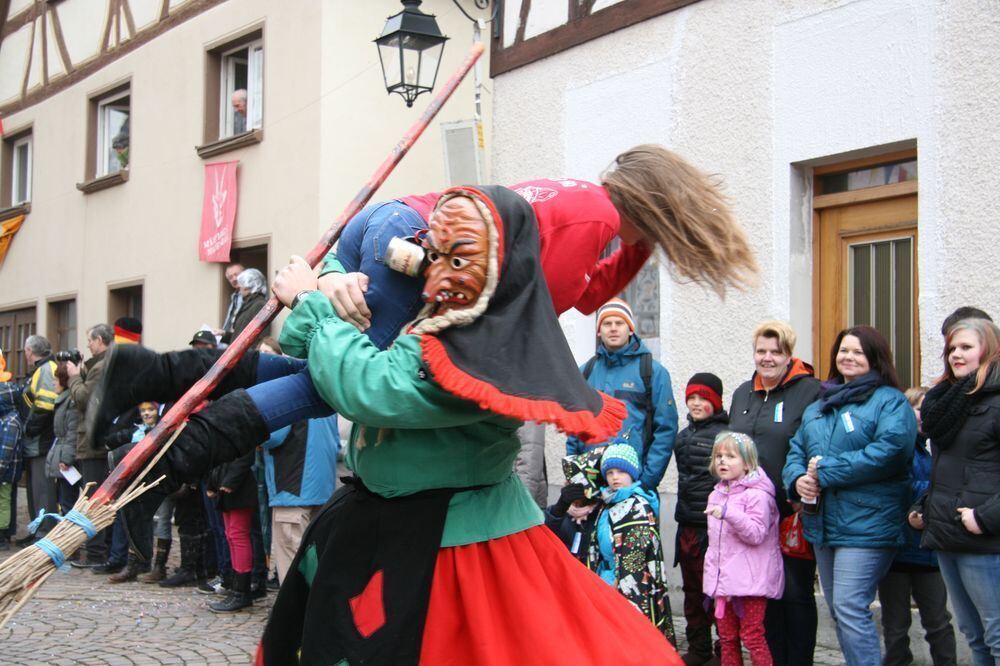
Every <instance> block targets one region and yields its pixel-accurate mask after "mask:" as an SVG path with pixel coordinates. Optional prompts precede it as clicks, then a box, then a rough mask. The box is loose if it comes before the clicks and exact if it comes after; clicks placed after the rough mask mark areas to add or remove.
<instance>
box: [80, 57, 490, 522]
mask: <svg viewBox="0 0 1000 666" xmlns="http://www.w3.org/2000/svg"><path fill="white" fill-rule="evenodd" d="M482 54H483V45H482V44H474V45H473V46H472V49H471V50H470V52H469V56H468V57H467V58H466V59H465V62H463V63H462V65H461V66H460V67H459V68H458V70H457V71H456V72H455V73H454V74H452V75H451V78H449V79H448V81H447V82H446V83H445V84H444V85H443V86H442V87H441V90H440V91H439V92H438V94H437V95H436V96H435V97H434V99H432V100H431V102H430V104H428V105H427V109H426V110H425V111H424V112H423V114H422V115H421V116H420V118H419V119H418V120H417V121H416V122H415V123H414V124H413V126H412V127H410V130H409V131H408V132H407V133H406V134H405V135H404V136H403V138H402V139H401V140H400V142H399V143H397V144H396V146H395V147H394V148H393V149H392V152H391V153H389V156H388V157H387V158H386V160H385V161H384V162H382V164H381V165H380V166H379V167H378V169H376V170H375V173H374V174H373V175H372V177H371V179H370V180H369V181H368V182H367V183H366V184H365V186H364V187H362V188H361V190H360V191H359V192H358V193H357V195H355V197H354V199H353V200H352V201H351V203H350V204H349V205H348V206H347V208H346V209H345V210H344V212H343V213H341V214H340V217H338V218H337V221H336V222H334V224H333V226H332V227H330V228H329V229H328V230H327V231H326V233H324V234H323V237H322V238H321V239H320V241H319V243H317V245H316V247H314V248H313V249H312V250H311V251H310V252H309V254H307V255H306V257H305V259H306V261H307V262H309V265H310V266H316V264H318V263H319V262H320V260H321V259H322V258H323V257H324V256H325V255H326V253H327V252H328V251H329V250H330V248H331V247H333V244H334V243H335V242H337V238H339V237H340V232H341V229H342V228H343V226H344V224H345V223H346V222H347V221H348V220H350V219H351V218H352V217H354V216H355V215H357V213H358V212H359V211H360V210H361V209H362V208H364V206H365V204H367V203H368V200H369V199H371V198H372V195H373V194H375V191H376V190H377V189H378V188H379V187H380V186H381V185H382V183H384V182H385V179H386V178H388V177H389V174H390V173H392V170H393V169H395V168H396V165H397V164H399V161H400V160H401V159H403V156H404V155H406V153H407V152H408V151H409V150H410V147H411V146H413V144H414V142H415V141H416V140H417V139H418V138H419V137H420V135H421V134H423V132H424V130H425V129H426V128H427V126H428V125H429V124H430V122H431V120H433V119H434V116H436V115H437V113H438V111H440V110H441V107H442V106H444V103H445V102H446V101H448V98H449V97H451V94H452V93H453V92H455V89H456V88H458V84H459V83H461V82H462V79H464V78H465V75H466V74H468V73H469V70H470V69H472V65H473V64H475V62H476V60H478V59H479V56H481V55H482ZM281 308H282V305H281V303H279V302H278V299H277V298H274V297H273V296H272V297H271V299H270V300H268V302H267V304H265V305H264V307H263V308H262V309H261V311H260V312H258V313H257V316H256V317H254V318H253V321H251V322H250V324H248V325H247V327H246V328H245V329H243V332H242V333H240V334H239V336H237V338H236V339H235V340H234V341H233V343H232V344H231V345H229V347H228V348H226V351H225V352H223V354H222V356H220V357H219V360H218V361H216V362H215V365H213V366H212V367H211V368H210V369H209V371H208V372H207V373H206V374H205V376H204V377H202V378H201V379H199V380H198V381H197V382H195V384H194V386H192V387H191V388H190V389H188V391H187V392H186V393H185V394H184V395H183V396H182V397H181V399H180V400H178V401H177V402H176V403H175V404H174V406H173V407H172V408H171V409H170V411H168V412H167V413H166V414H165V415H164V416H163V418H162V419H161V420H160V422H159V423H158V424H157V425H156V427H155V428H153V429H152V430H151V431H149V433H147V434H146V436H145V438H143V440H142V441H141V442H139V444H138V445H136V447H135V448H133V449H132V450H131V451H130V452H129V453H128V455H127V456H125V458H124V460H122V461H121V462H120V463H119V464H118V466H117V467H115V468H114V470H112V471H111V474H110V475H108V478H107V479H106V480H105V481H104V483H102V484H101V487H100V488H98V489H97V490H96V491H94V496H93V498H92V500H93V501H95V502H99V503H101V504H104V503H106V502H108V501H110V500H112V499H113V498H114V497H115V495H116V494H117V493H118V492H119V491H120V490H121V489H122V488H124V487H125V486H126V485H127V484H128V483H130V482H131V481H132V479H133V478H134V477H135V475H136V474H138V473H139V472H140V471H141V470H142V469H143V467H144V466H145V464H146V463H147V461H149V459H150V458H151V457H152V456H153V455H155V453H156V452H157V451H158V450H159V449H160V447H161V446H162V445H163V443H164V442H166V441H167V439H169V438H170V434H171V433H172V432H173V431H174V430H176V429H177V426H179V425H180V424H181V423H183V422H184V421H185V420H186V419H187V417H188V416H189V415H190V414H191V412H192V411H194V409H195V408H196V407H197V406H198V405H200V404H201V403H202V401H204V400H205V398H207V397H208V395H209V394H210V393H211V392H212V390H213V389H214V388H215V387H216V385H217V384H218V383H219V380H221V379H222V378H223V377H224V376H225V375H226V373H228V372H229V370H230V369H232V367H233V366H234V365H236V362H237V361H238V360H239V359H240V357H241V356H243V353H244V352H245V351H246V350H247V348H248V347H249V346H250V344H251V343H252V342H253V341H254V340H255V339H256V338H257V336H258V335H260V333H261V331H263V330H264V327H266V326H267V325H268V324H270V323H271V321H272V320H273V319H274V317H275V316H276V315H277V314H278V311H279V310H281Z"/></svg>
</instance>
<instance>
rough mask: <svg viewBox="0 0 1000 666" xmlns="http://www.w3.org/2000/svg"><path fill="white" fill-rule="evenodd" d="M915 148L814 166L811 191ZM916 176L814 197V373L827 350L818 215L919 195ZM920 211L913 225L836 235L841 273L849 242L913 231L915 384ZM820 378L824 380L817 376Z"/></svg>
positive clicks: (908, 155) (916, 372) (844, 297)
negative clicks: (833, 176)
mask: <svg viewBox="0 0 1000 666" xmlns="http://www.w3.org/2000/svg"><path fill="white" fill-rule="evenodd" d="M916 158H917V149H916V148H908V149H905V150H898V151H894V152H890V153H882V154H880V155H873V156H870V157H862V158H858V159H853V160H847V161H844V162H837V163H835V164H826V165H823V166H817V167H814V169H813V174H812V175H813V182H812V184H813V192H814V193H815V192H820V191H821V188H820V185H819V182H820V181H819V177H820V176H825V175H828V174H834V173H843V172H845V171H855V170H858V169H864V168H865V167H874V166H878V165H881V164H887V163H892V162H899V161H902V160H909V159H916ZM919 182H920V180H919V177H918V179H917V180H910V181H904V182H901V183H893V184H890V185H880V186H876V187H867V188H863V189H858V190H849V191H846V192H836V193H832V194H822V193H819V194H814V195H813V198H812V274H813V280H812V347H813V348H812V353H813V360H814V362H815V365H816V368H817V370H818V369H819V368H820V366H821V365H825V364H826V363H827V362H828V360H829V359H828V358H827V357H828V356H829V352H830V350H829V349H823V348H822V330H821V328H820V312H821V309H822V302H821V298H822V290H821V289H820V277H821V275H822V254H821V251H820V250H821V248H820V245H821V243H820V241H821V240H822V234H821V229H820V225H821V213H822V211H823V210H825V209H829V208H834V207H838V206H851V205H855V204H861V203H866V202H871V201H881V200H887V199H895V198H899V197H908V196H917V194H918V192H919ZM919 229H920V225H919V208H918V215H917V219H916V220H915V221H914V223H909V222H907V223H900V224H893V225H880V226H876V227H871V228H869V229H864V230H852V231H846V232H842V233H840V234H838V243H839V244H838V247H837V261H838V262H839V263H840V265H841V269H842V270H841V274H846V271H847V263H848V258H847V252H848V246H849V245H850V243H851V240H852V239H857V238H859V237H869V238H871V237H875V236H880V235H884V236H886V237H887V238H888V237H890V236H891V237H899V236H902V235H903V234H904V233H907V232H909V231H911V230H912V234H913V255H914V257H913V333H914V335H913V356H914V358H913V363H914V367H913V376H914V381H917V382H919V380H920V377H921V358H922V356H921V349H920V280H919V261H918V260H919V245H918V240H919V233H920V231H919ZM907 235H908V233H907ZM840 289H841V290H842V293H841V294H840V297H839V299H838V300H840V301H842V303H840V304H839V305H840V307H841V308H842V312H843V313H844V316H845V320H846V315H847V312H848V310H847V306H848V299H849V294H848V293H847V289H846V285H845V286H842V287H840ZM820 379H823V377H820ZM904 388H905V387H904Z"/></svg>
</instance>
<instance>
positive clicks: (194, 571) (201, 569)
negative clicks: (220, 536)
mask: <svg viewBox="0 0 1000 666" xmlns="http://www.w3.org/2000/svg"><path fill="white" fill-rule="evenodd" d="M201 540H202V537H201V535H198V536H186V535H183V534H182V535H181V565H180V566H179V567H177V569H176V570H175V571H174V573H173V574H171V575H170V576H168V577H167V578H166V579H164V580H163V581H161V582H160V587H181V586H187V585H197V584H199V583H202V582H204V581H205V566H204V564H203V563H202V561H201Z"/></svg>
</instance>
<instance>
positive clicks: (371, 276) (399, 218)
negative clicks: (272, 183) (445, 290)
mask: <svg viewBox="0 0 1000 666" xmlns="http://www.w3.org/2000/svg"><path fill="white" fill-rule="evenodd" d="M426 226H427V225H426V224H425V223H424V220H423V218H421V217H420V215H419V214H418V213H417V212H416V211H415V210H413V209H412V208H410V207H409V206H407V205H405V204H402V203H399V202H398V201H388V202H385V203H381V204H375V205H373V206H368V207H367V208H365V209H364V210H362V211H361V212H360V213H358V214H357V215H356V216H354V217H353V218H351V220H350V222H348V223H347V226H346V227H345V228H344V233H343V234H342V235H341V238H340V242H339V244H338V245H337V258H338V259H339V260H340V263H341V264H342V265H343V267H344V269H345V270H346V271H348V272H355V271H360V272H361V273H364V274H365V275H367V276H368V291H367V292H365V302H366V303H367V304H368V308H369V309H370V310H371V312H372V320H371V321H372V325H371V326H370V327H369V328H368V330H367V331H365V335H367V336H368V337H369V338H370V339H371V341H372V342H373V343H375V346H377V347H378V348H379V349H385V348H386V347H388V346H389V343H391V342H392V341H393V340H395V339H396V336H398V335H399V331H400V330H401V329H402V328H403V326H404V325H406V324H407V323H409V322H410V321H412V320H413V319H414V318H415V317H416V315H417V313H418V312H419V311H420V307H421V301H420V288H421V285H422V281H420V280H418V279H416V278H412V277H410V276H408V275H404V274H402V273H398V272H396V271H394V270H392V269H391V268H389V267H388V266H386V265H385V263H384V259H385V249H386V247H387V246H388V245H389V241H390V240H392V239H393V238H396V237H399V238H404V237H407V236H412V235H413V234H414V233H415V232H417V231H418V230H420V229H424V228H426ZM247 394H248V395H249V396H250V399H251V400H253V402H254V405H256V406H257V410H258V411H259V412H260V414H261V416H262V417H263V418H264V422H265V423H266V424H267V427H268V430H269V431H270V432H274V431H275V430H279V429H280V428H283V427H285V426H289V425H292V424H294V423H298V422H299V421H302V420H305V419H316V418H323V417H325V416H330V414H332V413H333V410H332V409H331V408H330V406H329V405H327V404H326V402H324V401H323V398H321V397H320V395H319V393H318V392H317V391H316V388H315V387H314V386H313V383H312V378H311V377H310V376H309V370H308V369H307V368H306V362H305V361H302V360H298V359H291V358H287V357H281V356H274V355H273V354H261V355H260V360H259V361H258V365H257V384H256V385H255V386H252V387H250V388H248V389H247Z"/></svg>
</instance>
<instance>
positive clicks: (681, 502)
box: [674, 372, 729, 665]
mask: <svg viewBox="0 0 1000 666" xmlns="http://www.w3.org/2000/svg"><path fill="white" fill-rule="evenodd" d="M684 396H685V402H686V403H687V408H688V427H687V428H685V429H684V430H682V431H681V432H680V433H679V434H678V435H677V439H676V441H675V442H674V456H675V459H676V460H677V509H676V511H674V519H675V520H677V546H676V548H675V549H674V552H675V553H676V555H675V560H674V566H676V565H677V564H680V566H681V578H682V580H683V581H684V617H685V619H687V629H686V631H685V633H686V634H687V640H688V652H687V654H685V655H684V663H685V664H696V665H698V664H705V663H708V662H710V661H711V660H712V659H714V658H715V656H714V655H713V653H712V616H711V615H710V614H709V613H708V612H707V611H706V610H705V607H704V605H703V602H704V594H703V593H702V589H701V581H702V570H703V569H704V565H705V547H706V545H707V544H708V532H707V531H706V530H707V521H706V518H705V506H706V504H707V502H708V496H709V495H710V494H711V492H712V488H714V487H715V479H714V478H713V477H712V474H711V473H710V472H709V471H708V465H709V462H711V459H712V445H713V444H714V443H715V436H716V435H718V434H719V433H720V432H722V431H723V430H725V429H726V428H727V427H728V425H729V415H728V414H727V413H726V411H725V410H724V409H722V380H721V379H719V378H718V377H716V376H715V375H713V374H712V373H710V372H699V373H697V374H696V375H694V376H693V377H691V379H690V381H688V384H687V389H686V390H685V392H684Z"/></svg>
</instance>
